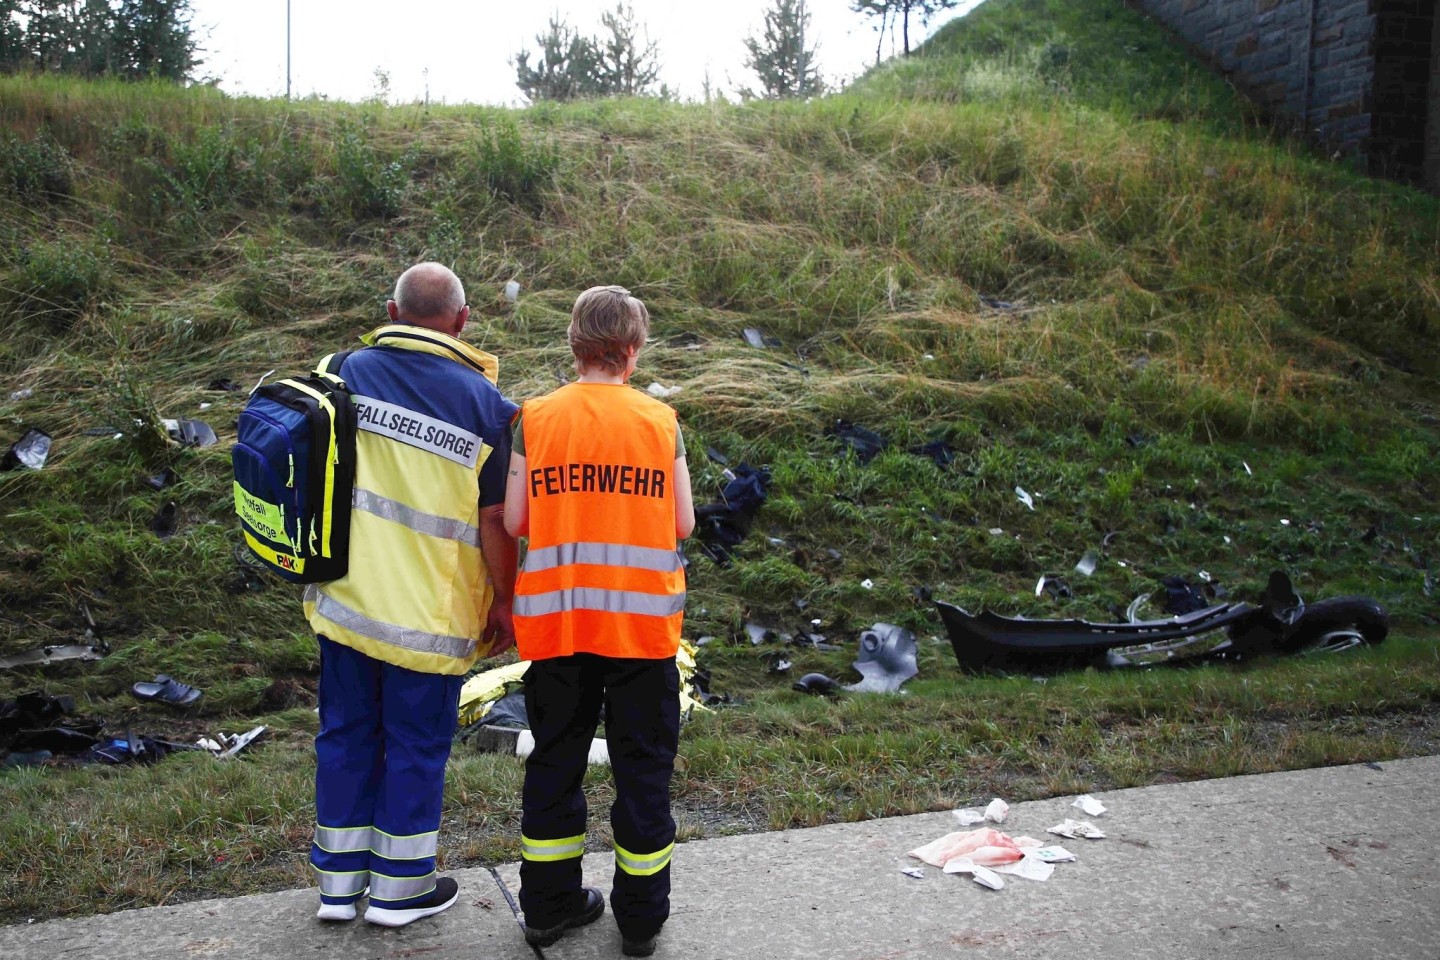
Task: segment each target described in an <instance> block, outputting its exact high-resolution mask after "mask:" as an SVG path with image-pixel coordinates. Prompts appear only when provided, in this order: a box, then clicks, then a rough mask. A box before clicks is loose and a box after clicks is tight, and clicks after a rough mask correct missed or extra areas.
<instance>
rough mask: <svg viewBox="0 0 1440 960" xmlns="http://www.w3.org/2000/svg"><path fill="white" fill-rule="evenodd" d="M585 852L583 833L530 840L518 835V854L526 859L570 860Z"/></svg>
mask: <svg viewBox="0 0 1440 960" xmlns="http://www.w3.org/2000/svg"><path fill="white" fill-rule="evenodd" d="M584 853H585V834H583V833H582V834H580V836H578V837H563V838H561V839H559V840H531V839H530V838H529V837H527V836H525V835H524V834H523V833H522V834H521V835H520V856H522V857H524V858H525V859H526V860H536V861H550V860H571V859H573V858H575V857H579V856H583V855H584Z"/></svg>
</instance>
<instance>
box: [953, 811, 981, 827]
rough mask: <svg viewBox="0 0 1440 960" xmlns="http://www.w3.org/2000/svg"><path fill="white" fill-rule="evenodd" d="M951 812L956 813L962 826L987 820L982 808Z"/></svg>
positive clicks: (956, 817)
mask: <svg viewBox="0 0 1440 960" xmlns="http://www.w3.org/2000/svg"><path fill="white" fill-rule="evenodd" d="M950 812H951V813H953V814H955V819H956V820H959V821H960V826H962V827H969V826H973V825H975V824H977V823H983V822H984V820H985V814H984V812H983V811H980V810H951V811H950Z"/></svg>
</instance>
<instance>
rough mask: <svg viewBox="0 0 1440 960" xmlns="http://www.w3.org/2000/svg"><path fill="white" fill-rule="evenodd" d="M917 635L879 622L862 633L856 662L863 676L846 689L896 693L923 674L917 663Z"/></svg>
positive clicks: (856, 667)
mask: <svg viewBox="0 0 1440 960" xmlns="http://www.w3.org/2000/svg"><path fill="white" fill-rule="evenodd" d="M915 652H916V651H915V634H913V633H911V632H910V631H909V630H906V629H905V628H904V627H897V626H895V624H893V623H877V624H875V626H873V627H871V628H870V629H869V630H865V631H863V632H861V634H860V657H859V659H857V660H856V661H855V663H854V667H855V669H856V670H857V671H858V672H859V673H860V676H861V677H863V678H864V679H862V680H861V681H860V682H859V683H854V684H851V685H850V686H849V687H847V688H846V689H847V690H852V691H854V692H855V693H894V692H896V691H897V690H899V689H900V685H901V684H903V683H904V682H905V681H906V680H909V679H910V678H911V677H913V676H915V674H917V673H919V672H920V668H919V667H918V666H916V663H915Z"/></svg>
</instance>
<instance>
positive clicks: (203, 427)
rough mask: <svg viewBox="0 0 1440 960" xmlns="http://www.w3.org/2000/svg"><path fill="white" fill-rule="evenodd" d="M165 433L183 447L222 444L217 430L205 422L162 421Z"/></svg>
mask: <svg viewBox="0 0 1440 960" xmlns="http://www.w3.org/2000/svg"><path fill="white" fill-rule="evenodd" d="M160 422H161V425H162V426H164V427H165V433H166V435H167V436H169V437H170V439H171V440H173V441H175V442H176V443H178V444H180V446H182V447H209V446H213V445H215V444H217V443H219V442H220V438H219V437H217V436H215V428H214V427H212V426H210V424H208V423H206V422H205V421H203V420H183V419H182V420H162V421H160Z"/></svg>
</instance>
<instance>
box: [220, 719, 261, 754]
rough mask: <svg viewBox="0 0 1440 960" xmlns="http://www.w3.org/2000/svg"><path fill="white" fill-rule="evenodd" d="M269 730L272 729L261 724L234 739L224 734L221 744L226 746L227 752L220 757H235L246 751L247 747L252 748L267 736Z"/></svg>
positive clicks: (221, 735) (221, 737)
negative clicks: (257, 741) (256, 742)
mask: <svg viewBox="0 0 1440 960" xmlns="http://www.w3.org/2000/svg"><path fill="white" fill-rule="evenodd" d="M268 729H270V728H269V727H267V726H265V725H264V724H261V725H260V726H258V727H251V728H250V729H249V730H246V731H245V732H244V733H241V734H237V735H235V736H233V737H232V736H228V735H227V734H223V733H222V734H220V742H221V743H222V744H224V745H225V751H224V752H223V753H221V754H220V756H222V757H233V756H235V755H236V754H237V753H239V752H240V751H241V750H244V749H245V748H246V747H248V746H250V744H252V743H254V742H255V741H256V740H259V739H260V738H261V737H263V736H264V735H265V731H266V730H268Z"/></svg>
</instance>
